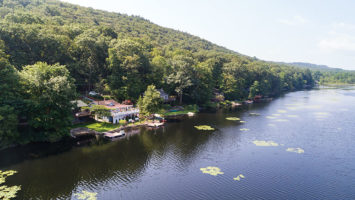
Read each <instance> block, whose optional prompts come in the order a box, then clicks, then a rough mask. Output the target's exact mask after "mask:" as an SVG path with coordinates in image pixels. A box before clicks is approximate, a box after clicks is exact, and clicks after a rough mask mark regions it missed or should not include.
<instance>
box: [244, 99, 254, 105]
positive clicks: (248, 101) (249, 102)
mask: <svg viewBox="0 0 355 200" xmlns="http://www.w3.org/2000/svg"><path fill="white" fill-rule="evenodd" d="M243 103H245V104H252V103H253V100H246V101H244V102H243Z"/></svg>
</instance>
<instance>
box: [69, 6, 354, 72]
mask: <svg viewBox="0 0 355 200" xmlns="http://www.w3.org/2000/svg"><path fill="white" fill-rule="evenodd" d="M64 1H67V2H71V3H74V4H79V5H83V6H87V7H92V8H97V9H101V10H108V11H114V12H119V13H126V14H129V15H139V16H141V17H144V18H146V19H148V20H150V21H151V22H153V23H156V24H158V25H161V26H164V27H169V28H173V29H176V30H181V31H185V32H188V33H191V34H193V35H197V36H199V37H201V38H204V39H207V40H209V41H211V42H213V43H216V44H218V45H221V46H224V47H227V48H229V49H232V50H235V51H237V52H239V53H242V54H245V55H249V56H256V57H258V58H260V59H263V60H272V61H285V62H311V63H315V64H326V65H329V66H331V67H341V68H344V69H353V70H355V1H353V0H297V1H285V0H174V1H173V0H149V1H148V0H145V1H143V0H125V1H124V0H64Z"/></svg>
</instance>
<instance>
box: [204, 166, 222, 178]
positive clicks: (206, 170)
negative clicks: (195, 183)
mask: <svg viewBox="0 0 355 200" xmlns="http://www.w3.org/2000/svg"><path fill="white" fill-rule="evenodd" d="M200 170H201V171H202V173H204V174H209V175H212V176H217V175H220V174H224V172H222V171H221V169H220V168H218V167H212V166H208V167H204V168H200Z"/></svg>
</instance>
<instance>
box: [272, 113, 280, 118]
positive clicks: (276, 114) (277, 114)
mask: <svg viewBox="0 0 355 200" xmlns="http://www.w3.org/2000/svg"><path fill="white" fill-rule="evenodd" d="M272 115H273V116H277V117H278V116H280V115H281V114H279V113H275V114H272Z"/></svg>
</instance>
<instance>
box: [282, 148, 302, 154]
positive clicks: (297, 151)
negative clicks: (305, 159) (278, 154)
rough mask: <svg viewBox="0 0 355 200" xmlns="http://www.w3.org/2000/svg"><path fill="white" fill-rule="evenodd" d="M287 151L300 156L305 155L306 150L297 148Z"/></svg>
mask: <svg viewBox="0 0 355 200" xmlns="http://www.w3.org/2000/svg"><path fill="white" fill-rule="evenodd" d="M286 151H288V152H293V153H299V154H301V153H304V150H303V149H301V148H299V147H297V148H287V149H286Z"/></svg>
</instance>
